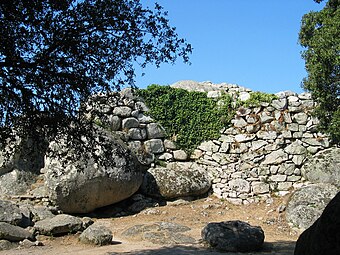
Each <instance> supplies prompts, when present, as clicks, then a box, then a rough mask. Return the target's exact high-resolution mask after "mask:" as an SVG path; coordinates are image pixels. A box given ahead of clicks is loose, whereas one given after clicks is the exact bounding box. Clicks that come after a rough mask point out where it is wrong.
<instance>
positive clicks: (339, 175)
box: [301, 147, 340, 188]
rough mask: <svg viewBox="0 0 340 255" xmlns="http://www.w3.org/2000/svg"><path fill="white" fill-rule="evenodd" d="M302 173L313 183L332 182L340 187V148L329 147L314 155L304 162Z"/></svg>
mask: <svg viewBox="0 0 340 255" xmlns="http://www.w3.org/2000/svg"><path fill="white" fill-rule="evenodd" d="M301 173H302V175H303V177H305V179H306V180H308V181H310V182H312V183H330V184H333V185H335V186H337V187H338V188H340V148H337V147H333V148H329V149H326V150H323V151H320V152H318V153H317V154H315V155H313V156H312V157H310V158H309V159H308V160H307V161H306V162H305V163H304V165H303V167H302V168H301Z"/></svg>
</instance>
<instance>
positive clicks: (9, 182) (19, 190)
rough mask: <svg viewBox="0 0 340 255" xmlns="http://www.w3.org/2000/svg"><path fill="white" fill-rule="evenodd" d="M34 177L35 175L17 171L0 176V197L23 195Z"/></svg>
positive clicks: (33, 180)
mask: <svg viewBox="0 0 340 255" xmlns="http://www.w3.org/2000/svg"><path fill="white" fill-rule="evenodd" d="M36 177H37V174H35V173H32V172H29V171H20V170H18V169H13V170H12V171H10V172H8V173H5V174H3V175H0V197H5V196H6V195H7V196H8V195H9V196H14V195H22V194H25V193H26V192H27V190H28V189H29V188H30V187H31V185H32V184H33V183H34V182H35V179H36Z"/></svg>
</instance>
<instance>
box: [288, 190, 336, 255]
mask: <svg viewBox="0 0 340 255" xmlns="http://www.w3.org/2000/svg"><path fill="white" fill-rule="evenodd" d="M338 254H340V192H338V194H337V195H336V196H335V197H334V198H333V199H332V200H331V201H330V202H329V204H328V205H327V206H326V208H325V210H324V211H323V213H322V214H321V216H320V217H319V218H318V219H317V220H316V221H315V222H314V224H313V225H312V226H310V227H309V228H308V229H307V230H305V231H304V232H303V233H302V234H301V235H300V237H299V239H298V240H297V242H296V246H295V251H294V255H338Z"/></svg>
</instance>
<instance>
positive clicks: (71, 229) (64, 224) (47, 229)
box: [34, 214, 83, 236]
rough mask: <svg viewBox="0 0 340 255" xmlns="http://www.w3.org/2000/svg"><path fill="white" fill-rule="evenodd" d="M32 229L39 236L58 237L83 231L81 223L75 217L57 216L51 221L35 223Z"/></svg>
mask: <svg viewBox="0 0 340 255" xmlns="http://www.w3.org/2000/svg"><path fill="white" fill-rule="evenodd" d="M34 229H35V231H36V232H38V233H39V234H41V235H52V236H60V235H66V234H69V233H75V232H77V231H81V230H83V222H82V220H81V219H79V218H77V217H74V216H71V215H67V214H59V215H57V216H55V217H53V218H51V219H45V220H41V221H38V222H36V223H35V225H34Z"/></svg>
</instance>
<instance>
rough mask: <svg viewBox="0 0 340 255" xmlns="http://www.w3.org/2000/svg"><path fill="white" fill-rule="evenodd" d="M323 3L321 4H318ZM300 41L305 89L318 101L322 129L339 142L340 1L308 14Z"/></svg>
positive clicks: (303, 21)
mask: <svg viewBox="0 0 340 255" xmlns="http://www.w3.org/2000/svg"><path fill="white" fill-rule="evenodd" d="M315 2H318V3H320V2H322V0H315ZM299 40H300V43H301V45H302V46H303V47H305V51H303V53H302V56H303V58H304V60H305V63H306V70H307V73H308V77H307V78H305V79H304V81H303V86H304V88H305V89H306V90H308V91H310V92H311V93H312V95H313V98H314V99H315V100H316V101H317V103H318V107H317V109H316V111H315V114H316V116H317V117H318V118H319V120H320V129H321V131H323V132H326V133H329V134H330V135H331V137H332V138H333V140H334V142H337V143H339V142H340V128H339V127H340V107H339V106H340V73H339V71H340V67H339V64H340V56H339V52H340V1H339V0H329V1H328V2H327V3H326V6H325V7H324V8H323V9H322V10H321V11H319V12H310V13H308V14H305V15H304V16H303V19H302V25H301V30H300V34H299Z"/></svg>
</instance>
